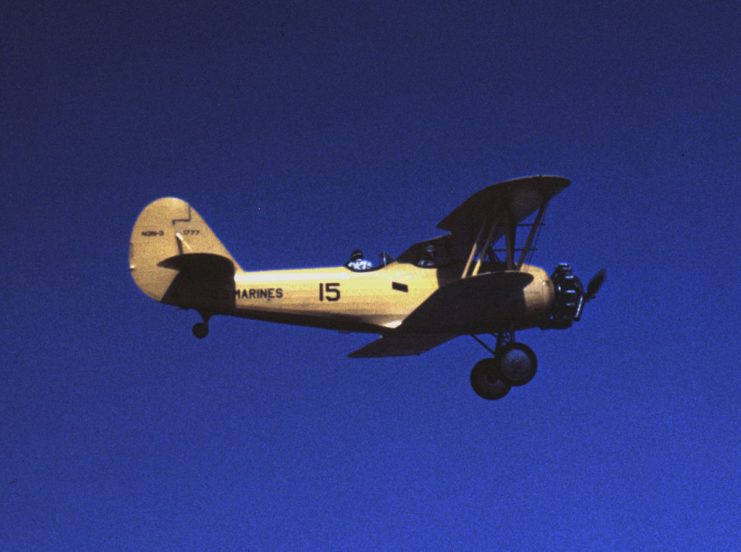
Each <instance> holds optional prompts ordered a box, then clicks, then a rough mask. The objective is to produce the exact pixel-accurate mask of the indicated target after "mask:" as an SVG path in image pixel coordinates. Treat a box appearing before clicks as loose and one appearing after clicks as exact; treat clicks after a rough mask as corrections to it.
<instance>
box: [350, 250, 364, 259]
mask: <svg viewBox="0 0 741 552" xmlns="http://www.w3.org/2000/svg"><path fill="white" fill-rule="evenodd" d="M362 258H363V252H362V251H361V250H360V249H356V250H355V251H353V252H352V255H350V260H352V261H359V260H360V259H362Z"/></svg>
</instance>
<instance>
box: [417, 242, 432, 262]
mask: <svg viewBox="0 0 741 552" xmlns="http://www.w3.org/2000/svg"><path fill="white" fill-rule="evenodd" d="M435 264H436V263H435V246H434V245H432V244H431V243H428V244H427V245H426V246H425V250H424V253H422V257H421V258H420V259H419V262H418V263H417V266H421V267H424V268H433V267H434V266H435Z"/></svg>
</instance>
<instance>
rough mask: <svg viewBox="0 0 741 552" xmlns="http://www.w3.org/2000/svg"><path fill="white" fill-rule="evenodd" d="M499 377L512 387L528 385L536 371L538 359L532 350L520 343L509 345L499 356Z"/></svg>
mask: <svg viewBox="0 0 741 552" xmlns="http://www.w3.org/2000/svg"><path fill="white" fill-rule="evenodd" d="M497 358H498V359H499V377H500V378H502V379H503V380H504V381H506V382H507V383H509V384H510V385H511V386H512V387H520V386H521V385H525V384H526V383H529V382H530V380H532V379H533V378H534V377H535V373H536V372H537V371H538V359H537V357H536V356H535V353H534V352H533V350H532V349H531V348H530V347H528V346H527V345H524V344H522V343H511V344H509V345H507V346H506V347H505V348H504V350H502V351H501V352H500V353H499V355H497Z"/></svg>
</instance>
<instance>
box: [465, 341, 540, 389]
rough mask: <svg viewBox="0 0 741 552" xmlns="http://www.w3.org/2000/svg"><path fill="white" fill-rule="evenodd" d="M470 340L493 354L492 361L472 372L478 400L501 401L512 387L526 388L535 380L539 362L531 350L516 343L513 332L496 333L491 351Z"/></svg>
mask: <svg viewBox="0 0 741 552" xmlns="http://www.w3.org/2000/svg"><path fill="white" fill-rule="evenodd" d="M471 337H473V338H474V339H475V340H476V341H478V342H479V344H480V345H481V346H482V347H484V348H485V349H486V350H487V351H489V352H490V353H491V354H492V358H485V359H484V360H481V361H479V362H477V363H476V365H475V366H474V367H473V370H471V387H473V390H474V391H475V392H476V394H477V395H478V396H479V397H482V398H484V399H487V400H490V401H495V400H497V399H501V398H502V397H504V396H505V395H506V394H507V393H509V390H510V389H511V388H512V387H519V386H521V385H525V384H526V383H528V382H529V381H530V380H532V379H533V378H534V377H535V373H536V371H537V369H538V359H537V358H536V356H535V353H533V350H532V349H531V348H530V347H528V346H527V345H524V344H522V343H515V340H514V332H499V333H497V334H496V337H497V345H496V349H494V350H492V349H491V347H489V346H488V345H487V344H486V343H484V342H483V341H482V340H481V339H479V338H478V337H477V336H475V335H472V336H471Z"/></svg>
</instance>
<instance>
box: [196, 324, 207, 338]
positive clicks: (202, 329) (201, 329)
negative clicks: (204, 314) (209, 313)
mask: <svg viewBox="0 0 741 552" xmlns="http://www.w3.org/2000/svg"><path fill="white" fill-rule="evenodd" d="M193 335H194V336H196V337H197V338H198V339H203V338H204V337H206V336H207V335H208V323H207V322H198V323H196V324H194V325H193Z"/></svg>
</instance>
